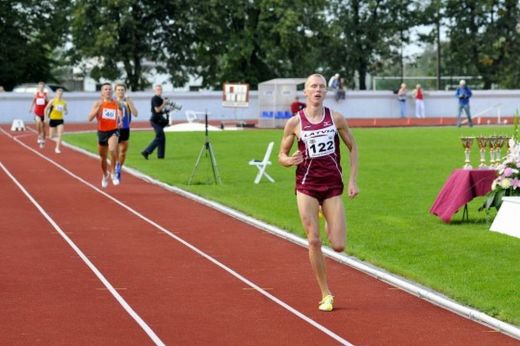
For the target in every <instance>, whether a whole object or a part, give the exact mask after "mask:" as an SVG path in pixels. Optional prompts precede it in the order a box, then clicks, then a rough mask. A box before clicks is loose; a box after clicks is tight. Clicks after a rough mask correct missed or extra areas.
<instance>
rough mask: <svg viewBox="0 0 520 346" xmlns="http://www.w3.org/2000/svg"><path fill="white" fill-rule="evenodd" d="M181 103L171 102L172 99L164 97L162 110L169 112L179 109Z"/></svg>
mask: <svg viewBox="0 0 520 346" xmlns="http://www.w3.org/2000/svg"><path fill="white" fill-rule="evenodd" d="M181 109H182V105H181V104H180V103H176V102H173V101H172V100H168V99H165V101H164V107H163V112H164V113H170V112H171V111H180V110H181Z"/></svg>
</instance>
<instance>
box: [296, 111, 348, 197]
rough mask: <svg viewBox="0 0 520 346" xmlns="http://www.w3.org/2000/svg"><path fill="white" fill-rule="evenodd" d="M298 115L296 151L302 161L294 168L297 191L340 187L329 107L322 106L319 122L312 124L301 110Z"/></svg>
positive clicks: (335, 137) (337, 150)
mask: <svg viewBox="0 0 520 346" xmlns="http://www.w3.org/2000/svg"><path fill="white" fill-rule="evenodd" d="M297 116H299V117H300V126H301V127H300V134H299V136H298V150H299V151H300V152H301V153H302V154H303V162H302V163H301V164H299V165H298V167H297V169H296V190H297V191H302V192H304V191H317V192H319V191H325V190H330V189H339V190H340V191H342V190H343V179H342V170H341V164H340V148H339V143H340V142H339V135H338V130H337V128H336V124H334V120H333V119H332V114H331V111H330V109H329V108H326V107H325V108H324V114H323V116H322V119H321V121H320V122H318V123H316V124H313V123H311V122H310V121H309V120H308V119H307V117H306V116H305V112H304V111H303V110H301V111H299V112H298V115H297Z"/></svg>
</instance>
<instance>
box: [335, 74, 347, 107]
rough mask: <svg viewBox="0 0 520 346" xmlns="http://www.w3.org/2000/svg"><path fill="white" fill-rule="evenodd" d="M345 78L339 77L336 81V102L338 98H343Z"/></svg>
mask: <svg viewBox="0 0 520 346" xmlns="http://www.w3.org/2000/svg"><path fill="white" fill-rule="evenodd" d="M345 85H346V82H345V78H340V79H339V83H338V89H337V90H336V95H335V97H336V102H339V100H344V99H345Z"/></svg>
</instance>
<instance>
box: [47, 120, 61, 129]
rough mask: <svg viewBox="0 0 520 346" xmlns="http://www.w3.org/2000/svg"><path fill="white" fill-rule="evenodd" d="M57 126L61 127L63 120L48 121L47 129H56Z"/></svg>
mask: <svg viewBox="0 0 520 346" xmlns="http://www.w3.org/2000/svg"><path fill="white" fill-rule="evenodd" d="M58 125H63V119H51V120H49V127H58Z"/></svg>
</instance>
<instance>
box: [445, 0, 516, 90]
mask: <svg viewBox="0 0 520 346" xmlns="http://www.w3.org/2000/svg"><path fill="white" fill-rule="evenodd" d="M446 14H447V16H448V17H449V18H450V22H449V23H450V24H449V25H448V37H449V42H450V52H451V54H450V56H449V59H450V65H451V66H456V67H457V69H458V74H468V75H475V74H478V75H480V76H481V77H482V80H483V88H484V89H489V88H491V86H492V85H493V84H495V83H500V82H501V79H505V83H506V84H508V85H512V84H516V85H518V84H517V83H515V82H514V81H511V80H510V78H508V76H507V73H508V72H511V70H512V69H511V66H518V65H517V63H516V61H517V56H515V55H514V54H515V52H516V54H518V49H517V48H516V47H518V42H519V41H518V33H517V31H516V27H517V24H518V18H519V15H520V12H519V4H518V1H517V0H501V1H498V0H457V1H455V0H448V1H447V7H446Z"/></svg>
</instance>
